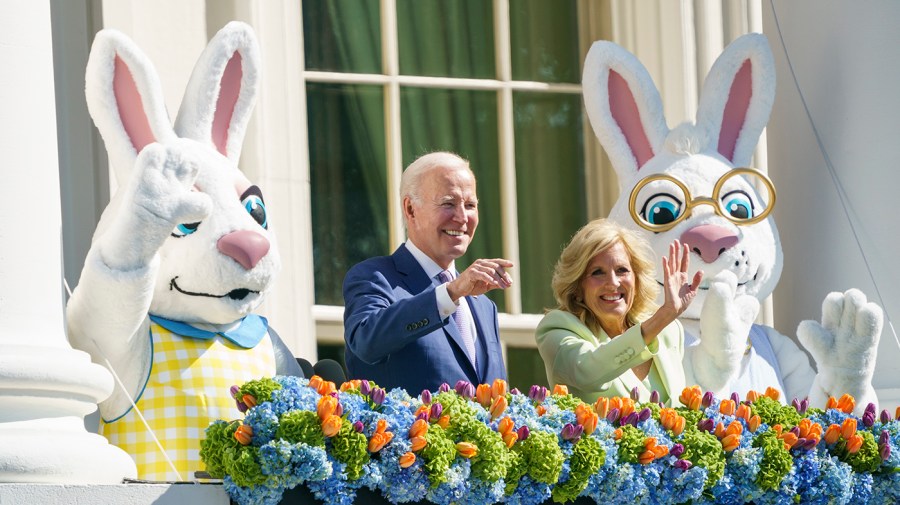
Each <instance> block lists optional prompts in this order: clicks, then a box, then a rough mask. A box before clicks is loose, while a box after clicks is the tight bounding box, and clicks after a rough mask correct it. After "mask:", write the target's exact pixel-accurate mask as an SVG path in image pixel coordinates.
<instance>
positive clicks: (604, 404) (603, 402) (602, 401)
mask: <svg viewBox="0 0 900 505" xmlns="http://www.w3.org/2000/svg"><path fill="white" fill-rule="evenodd" d="M897 409H898V413H900V407H898V408H897ZM594 412H596V413H597V415H598V416H600V417H603V418H605V417H606V414H609V398H606V397H605V396H601V397H600V398H597V401H595V402H594Z"/></svg>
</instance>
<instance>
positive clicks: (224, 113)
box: [211, 52, 243, 156]
mask: <svg viewBox="0 0 900 505" xmlns="http://www.w3.org/2000/svg"><path fill="white" fill-rule="evenodd" d="M242 77H243V69H242V68H241V53H238V52H235V53H234V56H232V57H231V59H230V60H228V64H227V65H225V71H224V72H223V73H222V81H221V82H220V83H219V99H218V100H217V101H216V115H215V117H214V118H213V124H212V133H211V134H212V141H213V144H215V146H216V149H218V151H219V152H220V153H222V154H223V155H225V156H228V128H229V127H230V126H231V117H232V116H233V115H234V106H235V104H236V103H237V100H238V96H240V94H241V78H242Z"/></svg>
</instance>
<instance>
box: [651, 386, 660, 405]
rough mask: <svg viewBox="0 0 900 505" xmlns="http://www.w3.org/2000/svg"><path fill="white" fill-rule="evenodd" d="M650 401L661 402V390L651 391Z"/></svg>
mask: <svg viewBox="0 0 900 505" xmlns="http://www.w3.org/2000/svg"><path fill="white" fill-rule="evenodd" d="M650 403H659V391H657V390H655V389H654V390H653V391H650Z"/></svg>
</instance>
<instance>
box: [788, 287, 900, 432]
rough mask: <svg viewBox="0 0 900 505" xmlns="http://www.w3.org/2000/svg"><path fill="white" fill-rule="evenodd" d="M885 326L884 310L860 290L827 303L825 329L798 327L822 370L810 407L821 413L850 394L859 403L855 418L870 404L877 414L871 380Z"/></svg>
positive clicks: (837, 295)
mask: <svg viewBox="0 0 900 505" xmlns="http://www.w3.org/2000/svg"><path fill="white" fill-rule="evenodd" d="M883 323H884V314H883V313H882V310H881V307H879V306H878V305H877V304H875V303H873V302H868V301H867V300H866V296H865V295H864V294H863V293H862V292H861V291H859V290H858V289H850V290H847V291H845V292H843V293H840V292H834V293H830V294H829V295H828V296H827V297H825V301H823V302H822V322H821V324H820V323H817V322H815V321H802V322H801V323H800V325H799V326H798V327H797V336H798V337H799V339H800V342H801V343H802V344H803V345H804V346H805V347H806V349H808V350H809V352H810V354H812V356H813V359H815V361H816V364H817V368H818V374H817V375H816V378H815V380H814V382H813V385H812V388H811V390H810V398H809V399H810V404H811V405H813V406H816V407H820V408H822V407H824V406H825V404H826V402H827V400H828V397H829V396H833V397H835V398H839V397H840V396H842V395H844V394H845V393H849V394H850V395H852V396H853V397H854V398H855V399H856V408H855V410H854V412H856V413H857V414H861V413H862V412H863V410H865V407H866V405H867V404H868V403H870V402H871V403H874V404H875V406H876V408H877V406H878V399H877V397H876V396H875V390H874V389H873V388H872V374H873V373H874V371H875V357H876V356H875V354H876V351H877V349H878V341H879V338H880V337H881V330H882V327H883Z"/></svg>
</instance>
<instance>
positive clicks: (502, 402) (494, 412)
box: [490, 396, 509, 419]
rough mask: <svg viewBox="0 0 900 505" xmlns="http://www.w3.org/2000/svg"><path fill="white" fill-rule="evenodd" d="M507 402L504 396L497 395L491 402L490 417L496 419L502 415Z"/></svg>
mask: <svg viewBox="0 0 900 505" xmlns="http://www.w3.org/2000/svg"><path fill="white" fill-rule="evenodd" d="M508 403H509V402H507V400H506V397H505V396H498V397H497V399H496V400H494V403H492V404H491V409H490V413H491V419H497V418H498V417H500V416H502V415H503V413H504V412H506V407H508V406H509V405H508Z"/></svg>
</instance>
